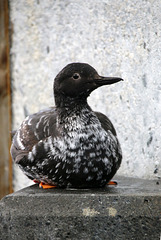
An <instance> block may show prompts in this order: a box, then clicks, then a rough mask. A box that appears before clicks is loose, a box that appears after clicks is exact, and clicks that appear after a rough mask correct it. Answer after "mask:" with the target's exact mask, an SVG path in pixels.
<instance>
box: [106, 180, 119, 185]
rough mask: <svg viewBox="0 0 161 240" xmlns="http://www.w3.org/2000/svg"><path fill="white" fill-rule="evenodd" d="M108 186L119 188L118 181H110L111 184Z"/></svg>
mask: <svg viewBox="0 0 161 240" xmlns="http://www.w3.org/2000/svg"><path fill="white" fill-rule="evenodd" d="M107 185H110V186H111V185H113V186H117V182H116V181H109V182H108V183H107Z"/></svg>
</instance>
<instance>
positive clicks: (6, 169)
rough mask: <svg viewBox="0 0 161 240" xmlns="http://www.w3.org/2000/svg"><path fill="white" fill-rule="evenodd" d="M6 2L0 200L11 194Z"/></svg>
mask: <svg viewBox="0 0 161 240" xmlns="http://www.w3.org/2000/svg"><path fill="white" fill-rule="evenodd" d="M10 145H11V91H10V66H9V13H8V1H7V0H0V198H2V197H3V196H5V195H6V194H8V193H11V192H12V161H11V157H10V153H9V148H10Z"/></svg>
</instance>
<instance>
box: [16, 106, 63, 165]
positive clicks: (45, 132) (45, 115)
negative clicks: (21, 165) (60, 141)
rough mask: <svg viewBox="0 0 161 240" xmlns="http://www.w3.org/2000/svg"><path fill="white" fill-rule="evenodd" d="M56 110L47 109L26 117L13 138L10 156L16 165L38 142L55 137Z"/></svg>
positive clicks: (56, 132) (56, 131) (56, 133)
mask: <svg viewBox="0 0 161 240" xmlns="http://www.w3.org/2000/svg"><path fill="white" fill-rule="evenodd" d="M56 115H57V114H56V109H55V108H49V109H46V110H44V111H40V112H38V113H35V114H33V115H30V116H28V117H27V118H26V119H25V120H24V121H23V122H22V124H21V126H20V128H19V129H18V130H17V132H16V133H15V135H14V137H13V142H12V146H11V155H12V158H13V160H14V161H15V162H16V163H18V162H19V161H20V160H21V159H22V158H24V157H25V156H27V155H28V153H29V151H31V149H32V148H33V146H34V145H36V144H37V143H38V142H39V141H41V140H44V139H46V138H47V137H49V136H57V135H58V134H59V133H58V129H57V128H56Z"/></svg>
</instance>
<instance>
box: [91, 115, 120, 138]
mask: <svg viewBox="0 0 161 240" xmlns="http://www.w3.org/2000/svg"><path fill="white" fill-rule="evenodd" d="M95 114H96V116H97V117H98V119H99V121H100V123H101V126H102V127H103V129H104V130H105V131H106V132H107V131H108V130H110V131H111V132H112V134H113V135H114V136H116V131H115V128H114V126H113V124H112V122H111V121H110V119H109V118H108V117H107V116H106V115H104V114H103V113H100V112H95Z"/></svg>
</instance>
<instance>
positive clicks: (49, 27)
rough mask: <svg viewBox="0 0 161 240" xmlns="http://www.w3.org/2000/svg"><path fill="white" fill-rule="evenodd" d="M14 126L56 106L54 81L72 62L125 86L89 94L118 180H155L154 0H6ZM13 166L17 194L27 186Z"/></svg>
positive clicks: (159, 142)
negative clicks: (114, 148)
mask: <svg viewBox="0 0 161 240" xmlns="http://www.w3.org/2000/svg"><path fill="white" fill-rule="evenodd" d="M10 21H11V27H12V30H13V33H12V36H11V41H12V47H11V76H12V104H13V108H12V109H13V129H17V128H18V127H19V125H20V123H21V121H22V120H23V119H24V118H25V116H26V115H28V114H31V113H34V112H36V111H39V110H41V109H43V108H45V107H48V106H51V105H54V100H53V91H52V87H53V80H54V77H55V76H56V74H57V73H58V71H60V70H61V69H62V68H63V67H64V66H65V65H66V64H68V63H71V62H78V61H79V62H87V63H89V64H91V65H92V66H93V67H94V68H96V70H97V71H98V73H99V74H102V75H105V76H119V77H122V78H124V80H125V81H124V82H120V83H118V84H116V85H112V86H110V87H109V86H105V87H102V88H100V89H98V90H96V91H94V92H93V93H92V94H91V96H90V97H89V99H88V100H89V101H88V102H89V104H90V106H91V107H92V108H93V109H94V110H97V111H101V112H103V113H105V114H106V115H108V116H109V118H110V119H111V120H112V122H113V123H114V126H115V128H116V130H117V133H118V137H119V140H120V142H121V146H122V150H123V156H124V158H123V162H122V166H121V168H120V170H119V172H118V173H119V174H120V175H124V176H133V177H141V178H147V179H149V178H153V179H155V178H157V177H159V176H161V173H160V172H159V170H160V165H161V163H160V158H161V148H160V146H161V137H160V136H161V41H160V39H161V24H160V23H161V7H160V1H159V0H141V1H140V0H135V1H130V0H127V1H121V0H117V1H116V0H114V1H109V0H104V1H98V0H95V1H93V0H88V1H86V0H85V1H81V0H77V1H72V0H66V1H64V0H59V1H58V0H55V1H51V0H46V1H43V0H37V1H36V0H22V1H18V0H10ZM28 184H29V182H27V180H26V178H25V177H24V176H23V175H21V174H20V171H18V170H17V168H15V167H14V187H15V190H17V189H19V188H21V187H23V186H26V185H28Z"/></svg>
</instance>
